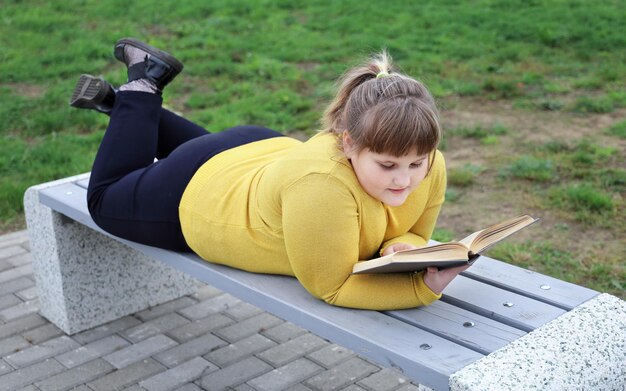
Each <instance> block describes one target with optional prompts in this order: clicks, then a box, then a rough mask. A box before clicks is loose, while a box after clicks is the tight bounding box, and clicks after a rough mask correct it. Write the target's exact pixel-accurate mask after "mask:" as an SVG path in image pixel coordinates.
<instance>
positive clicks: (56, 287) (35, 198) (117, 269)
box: [24, 174, 197, 334]
mask: <svg viewBox="0 0 626 391" xmlns="http://www.w3.org/2000/svg"><path fill="white" fill-rule="evenodd" d="M87 177H88V174H83V175H78V176H75V177H70V178H65V179H61V180H58V181H54V182H49V183H44V184H41V185H37V186H33V187H31V188H29V189H28V190H27V191H26V193H25V195H24V209H25V214H26V224H27V226H28V233H29V236H30V243H31V247H32V255H33V270H34V275H35V281H36V284H37V289H38V291H39V300H40V309H41V314H42V315H43V316H45V317H46V318H47V319H49V320H50V321H51V322H52V323H54V324H55V325H57V326H58V327H59V328H60V329H62V330H63V331H64V332H66V333H67V334H74V333H77V332H79V331H82V330H86V329H89V328H92V327H95V326H98V325H101V324H103V323H106V322H109V321H111V320H114V319H118V318H120V317H122V316H125V315H128V314H132V313H134V312H137V311H141V310H143V309H146V308H148V307H151V306H155V305H157V304H161V303H164V302H166V301H169V300H172V299H175V298H178V297H181V296H184V295H187V294H190V293H193V292H194V291H195V289H196V286H197V285H196V280H195V279H193V278H191V277H189V276H187V275H185V274H183V273H181V272H178V271H176V270H174V269H172V268H170V267H169V266H167V265H165V264H163V263H161V262H157V261H154V260H152V259H150V258H148V257H146V256H144V255H143V254H141V253H139V252H137V251H136V250H133V249H131V248H129V247H128V246H125V245H124V244H122V243H120V242H118V241H116V240H113V239H111V238H109V237H107V236H105V235H103V234H100V233H99V232H95V231H94V230H92V229H89V228H87V227H85V226H84V225H82V224H79V223H76V222H74V221H72V220H70V219H68V218H67V217H65V216H63V215H61V214H59V213H57V212H53V211H52V210H51V209H50V208H48V207H46V206H43V205H41V204H40V203H39V191H41V190H42V189H45V188H48V187H51V186H56V185H59V184H62V183H67V182H74V181H77V180H81V179H85V178H87Z"/></svg>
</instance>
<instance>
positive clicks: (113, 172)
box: [87, 91, 282, 251]
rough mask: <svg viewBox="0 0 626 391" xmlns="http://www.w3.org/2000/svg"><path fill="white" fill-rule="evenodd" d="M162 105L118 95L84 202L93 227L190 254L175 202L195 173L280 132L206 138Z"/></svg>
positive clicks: (250, 129)
mask: <svg viewBox="0 0 626 391" xmlns="http://www.w3.org/2000/svg"><path fill="white" fill-rule="evenodd" d="M161 102H162V99H161V97H160V96H159V95H156V94H150V93H146V92H135V91H120V92H118V93H117V95H116V98H115V105H114V107H113V112H112V113H111V119H110V121H109V126H108V128H107V130H106V133H105V135H104V138H103V140H102V143H101V144H100V148H99V149H98V154H97V155H96V159H95V161H94V164H93V168H92V171H91V178H90V180H89V189H88V191H87V203H88V207H89V212H90V214H91V216H92V218H93V220H94V221H95V222H96V224H98V226H99V227H101V228H102V229H104V230H105V231H107V232H110V233H112V234H113V235H116V236H119V237H122V238H125V239H129V240H132V241H135V242H139V243H143V244H148V245H151V246H156V247H161V248H166V249H170V250H176V251H191V250H190V249H189V246H188V245H187V243H186V242H185V239H184V237H183V234H182V231H181V227H180V220H179V217H178V204H179V203H180V200H181V197H182V195H183V192H184V190H185V187H186V186H187V184H188V183H189V181H190V179H191V177H192V176H193V174H194V173H195V172H196V170H197V169H198V168H200V166H201V165H202V164H203V163H204V162H206V161H207V160H209V159H210V158H211V157H213V156H215V155H216V154H218V153H220V152H222V151H225V150H227V149H230V148H234V147H237V146H240V145H243V144H247V143H250V142H253V141H258V140H263V139H267V138H271V137H279V136H282V134H280V133H278V132H276V131H274V130H271V129H267V128H263V127H260V126H237V127H234V128H230V129H227V130H225V131H223V132H219V133H207V131H206V130H205V129H204V128H202V127H200V126H198V125H196V124H194V123H192V122H190V121H188V120H186V119H184V118H182V117H180V116H178V115H176V114H174V113H172V112H170V111H168V110H165V109H163V108H161ZM155 157H156V158H157V159H159V160H158V161H156V162H155V161H154V158H155Z"/></svg>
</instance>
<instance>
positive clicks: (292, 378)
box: [248, 358, 324, 391]
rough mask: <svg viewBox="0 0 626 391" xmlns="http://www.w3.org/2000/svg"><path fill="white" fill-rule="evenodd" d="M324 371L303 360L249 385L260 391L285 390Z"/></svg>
mask: <svg viewBox="0 0 626 391" xmlns="http://www.w3.org/2000/svg"><path fill="white" fill-rule="evenodd" d="M323 370H324V368H322V367H320V366H319V365H317V364H315V363H314V362H312V361H309V360H307V359H306V358H301V359H298V360H296V361H293V362H290V363H289V364H287V365H285V366H282V367H280V368H276V369H274V370H273V371H271V372H268V373H266V374H264V375H262V376H259V377H257V378H255V379H252V380H250V381H249V382H248V384H250V385H251V386H252V387H254V388H255V389H256V390H259V391H275V390H284V389H285V388H287V387H289V386H292V385H294V384H296V383H299V382H301V381H303V380H304V379H308V378H309V377H311V376H313V375H315V374H316V373H319V372H321V371H323Z"/></svg>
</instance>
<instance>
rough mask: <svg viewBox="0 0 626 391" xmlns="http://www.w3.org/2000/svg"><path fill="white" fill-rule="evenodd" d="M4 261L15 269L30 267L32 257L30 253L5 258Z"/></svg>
mask: <svg viewBox="0 0 626 391" xmlns="http://www.w3.org/2000/svg"><path fill="white" fill-rule="evenodd" d="M6 261H7V262H8V263H10V264H11V265H13V266H15V267H20V266H24V265H30V264H32V263H33V256H32V255H31V254H30V253H27V252H25V253H23V254H19V255H15V256H12V257H10V258H7V259H6Z"/></svg>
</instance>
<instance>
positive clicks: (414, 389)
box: [395, 384, 433, 391]
mask: <svg viewBox="0 0 626 391" xmlns="http://www.w3.org/2000/svg"><path fill="white" fill-rule="evenodd" d="M395 391H433V389H432V388H430V387H426V386H424V385H421V384H407V385H405V386H402V387H400V388H398V389H397V390H395Z"/></svg>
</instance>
